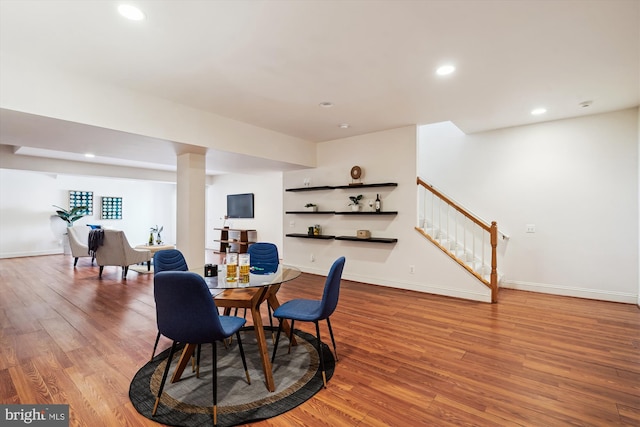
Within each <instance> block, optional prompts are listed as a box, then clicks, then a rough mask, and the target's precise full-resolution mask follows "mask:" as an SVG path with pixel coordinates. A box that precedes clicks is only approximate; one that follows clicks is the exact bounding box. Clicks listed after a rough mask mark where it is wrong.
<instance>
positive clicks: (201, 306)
mask: <svg viewBox="0 0 640 427" xmlns="http://www.w3.org/2000/svg"><path fill="white" fill-rule="evenodd" d="M154 297H155V301H156V316H157V322H158V331H159V332H160V333H161V334H162V335H164V336H165V337H167V338H170V339H172V340H174V341H178V342H183V343H191V344H203V343H211V342H214V341H219V340H222V339H224V338H227V337H228V336H230V335H232V334H233V333H235V331H236V330H237V329H239V325H236V324H235V323H241V324H242V325H243V324H244V319H242V318H239V317H231V316H222V317H221V316H219V315H218V309H217V308H216V305H215V303H214V301H213V297H212V296H211V293H210V292H209V289H208V288H207V284H206V282H205V281H204V279H203V278H202V277H200V276H199V275H197V274H196V273H191V272H188V271H163V272H160V273H156V274H155V276H154ZM221 318H224V319H222V320H224V321H221ZM229 322H232V323H233V324H228V323H229ZM240 326H241V325H240Z"/></svg>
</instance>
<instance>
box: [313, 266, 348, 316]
mask: <svg viewBox="0 0 640 427" xmlns="http://www.w3.org/2000/svg"><path fill="white" fill-rule="evenodd" d="M344 263H345V257H343V256H342V257H340V258H338V259H337V260H335V261H334V263H333V265H332V266H331V269H330V270H329V274H328V275H327V280H326V281H325V284H324V292H323V294H322V302H321V305H320V315H319V316H318V320H322V319H326V318H328V317H329V316H331V315H332V314H333V312H334V310H335V309H336V307H337V305H338V297H339V296H340V280H341V279H342V270H344Z"/></svg>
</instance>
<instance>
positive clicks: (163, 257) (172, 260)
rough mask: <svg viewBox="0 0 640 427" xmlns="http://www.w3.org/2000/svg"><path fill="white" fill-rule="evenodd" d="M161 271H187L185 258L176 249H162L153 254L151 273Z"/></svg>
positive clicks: (157, 337) (154, 349) (158, 339)
mask: <svg viewBox="0 0 640 427" xmlns="http://www.w3.org/2000/svg"><path fill="white" fill-rule="evenodd" d="M162 271H189V267H187V260H186V259H184V255H182V252H180V251H179V250H177V249H164V250H161V251H158V252H156V253H155V254H154V255H153V274H154V276H155V275H156V274H158V273H160V272H162ZM160 335H161V334H160V332H159V331H158V335H156V342H155V343H154V344H153V351H152V352H151V360H153V356H155V354H156V349H157V348H158V342H160Z"/></svg>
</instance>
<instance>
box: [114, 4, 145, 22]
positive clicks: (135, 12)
mask: <svg viewBox="0 0 640 427" xmlns="http://www.w3.org/2000/svg"><path fill="white" fill-rule="evenodd" d="M118 12H120V15H122V16H124V17H125V18H127V19H131V20H132V21H141V20H143V19H144V13H142V11H141V10H140V9H138V8H137V7H135V6H131V5H130V4H121V5H120V6H118Z"/></svg>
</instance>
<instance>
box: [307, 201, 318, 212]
mask: <svg viewBox="0 0 640 427" xmlns="http://www.w3.org/2000/svg"><path fill="white" fill-rule="evenodd" d="M304 207H305V209H306V210H308V211H312V212H316V211H317V210H318V205H316V204H315V203H307V204H306V205H304Z"/></svg>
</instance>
